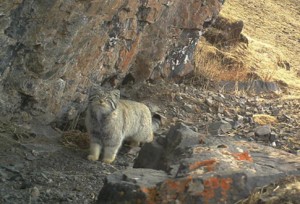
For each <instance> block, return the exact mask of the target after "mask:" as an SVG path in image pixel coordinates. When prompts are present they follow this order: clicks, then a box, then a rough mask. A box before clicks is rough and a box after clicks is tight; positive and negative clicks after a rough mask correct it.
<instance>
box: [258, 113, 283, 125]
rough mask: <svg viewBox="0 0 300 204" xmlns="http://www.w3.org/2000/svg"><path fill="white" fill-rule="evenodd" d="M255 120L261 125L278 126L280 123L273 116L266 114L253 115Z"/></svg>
mask: <svg viewBox="0 0 300 204" xmlns="http://www.w3.org/2000/svg"><path fill="white" fill-rule="evenodd" d="M253 120H254V122H256V123H257V124H259V125H269V124H272V125H273V124H276V123H278V120H277V118H276V117H274V116H271V115H265V114H256V115H253Z"/></svg>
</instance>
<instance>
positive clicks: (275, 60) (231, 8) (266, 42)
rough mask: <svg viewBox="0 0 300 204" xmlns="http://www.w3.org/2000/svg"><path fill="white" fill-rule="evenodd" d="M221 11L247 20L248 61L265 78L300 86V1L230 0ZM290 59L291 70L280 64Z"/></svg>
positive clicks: (245, 23)
mask: <svg viewBox="0 0 300 204" xmlns="http://www.w3.org/2000/svg"><path fill="white" fill-rule="evenodd" d="M221 14H222V15H223V16H225V17H227V16H228V17H231V16H234V17H235V18H237V19H241V20H242V21H243V22H244V30H243V33H244V34H245V35H246V36H247V37H248V39H249V47H248V48H247V50H248V51H247V52H248V53H247V64H248V65H249V67H251V68H254V69H256V70H255V71H256V72H257V73H259V74H260V75H261V76H262V77H265V78H267V79H268V78H269V79H273V80H282V81H284V82H286V83H287V84H288V85H289V86H290V87H293V88H295V89H300V78H299V77H297V76H296V73H295V72H296V71H297V70H300V57H299V53H300V46H299V42H300V21H299V19H300V4H299V1H298V0H285V1H281V0H248V1H239V0H228V1H226V2H225V5H224V7H223V10H222V11H221ZM283 61H287V62H289V64H290V65H291V69H292V70H291V71H288V70H286V69H284V68H281V67H280V66H279V64H280V63H282V62H283Z"/></svg>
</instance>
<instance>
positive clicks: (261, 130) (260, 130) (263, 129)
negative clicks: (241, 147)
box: [255, 125, 271, 136]
mask: <svg viewBox="0 0 300 204" xmlns="http://www.w3.org/2000/svg"><path fill="white" fill-rule="evenodd" d="M270 134H271V128H270V126H268V125H263V126H259V127H257V128H256V129H255V135H257V136H265V135H270Z"/></svg>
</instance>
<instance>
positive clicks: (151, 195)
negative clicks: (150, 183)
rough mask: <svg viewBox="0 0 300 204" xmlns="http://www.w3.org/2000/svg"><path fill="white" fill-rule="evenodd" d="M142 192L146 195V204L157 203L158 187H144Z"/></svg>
mask: <svg viewBox="0 0 300 204" xmlns="http://www.w3.org/2000/svg"><path fill="white" fill-rule="evenodd" d="M141 191H142V192H143V193H144V194H145V195H146V203H147V204H155V203H157V189H156V187H154V188H146V187H142V188H141Z"/></svg>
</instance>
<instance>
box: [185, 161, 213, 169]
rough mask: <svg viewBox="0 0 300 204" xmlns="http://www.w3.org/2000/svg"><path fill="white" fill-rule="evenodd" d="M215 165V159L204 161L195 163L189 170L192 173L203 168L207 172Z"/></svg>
mask: <svg viewBox="0 0 300 204" xmlns="http://www.w3.org/2000/svg"><path fill="white" fill-rule="evenodd" d="M215 165H216V160H215V159H210V160H205V161H196V162H194V163H192V164H191V165H190V166H189V170H190V171H193V170H195V169H198V168H199V167H205V169H206V170H207V171H213V170H214V168H215Z"/></svg>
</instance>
